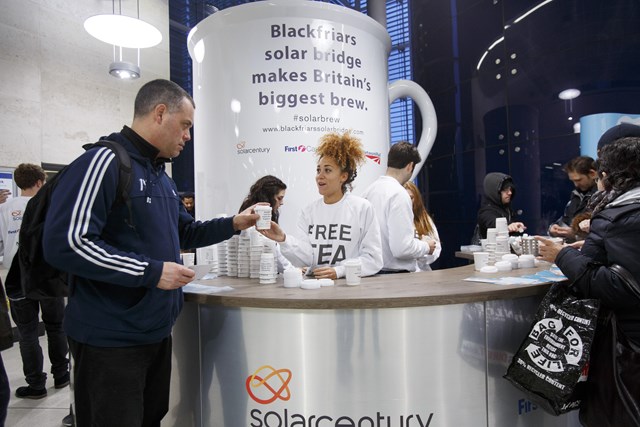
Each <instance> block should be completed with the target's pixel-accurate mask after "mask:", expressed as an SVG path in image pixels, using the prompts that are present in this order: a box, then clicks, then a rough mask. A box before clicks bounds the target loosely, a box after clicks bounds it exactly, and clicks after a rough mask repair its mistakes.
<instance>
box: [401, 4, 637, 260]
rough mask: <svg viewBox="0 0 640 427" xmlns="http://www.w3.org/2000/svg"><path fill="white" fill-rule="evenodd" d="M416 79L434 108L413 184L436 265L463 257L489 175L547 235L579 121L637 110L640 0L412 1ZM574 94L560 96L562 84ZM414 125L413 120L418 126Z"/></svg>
mask: <svg viewBox="0 0 640 427" xmlns="http://www.w3.org/2000/svg"><path fill="white" fill-rule="evenodd" d="M410 10H411V14H410V16H411V28H412V63H413V69H414V80H415V81H416V82H417V83H419V84H420V85H421V86H422V87H424V88H425V90H427V92H428V93H429V95H430V97H431V98H432V100H433V103H434V105H435V109H436V112H437V115H438V125H439V127H438V135H437V138H436V142H435V145H434V148H433V150H432V152H431V154H430V156H429V158H428V160H427V165H426V167H425V168H424V169H423V172H422V173H421V175H420V179H419V184H420V186H421V189H422V191H423V192H424V193H425V196H426V200H428V202H427V204H428V209H429V211H430V212H431V213H432V214H433V216H434V219H435V223H436V225H437V227H438V231H439V232H440V237H441V238H442V240H443V253H442V256H441V260H440V261H439V263H438V264H437V267H439V268H445V267H452V266H455V265H461V264H463V263H466V261H464V260H460V259H456V258H455V257H454V252H455V251H456V250H459V248H460V246H461V245H467V244H469V243H470V239H471V236H472V234H473V229H474V227H475V223H476V213H477V211H478V208H479V206H480V203H481V196H482V193H483V191H482V183H483V179H484V176H485V175H486V174H487V173H489V172H503V173H506V174H509V175H511V176H512V177H513V179H514V181H515V183H516V185H517V195H516V197H515V199H514V202H513V207H514V208H515V210H516V211H517V212H518V213H519V214H520V215H521V220H522V221H523V222H524V223H525V225H526V226H527V227H528V229H527V231H528V232H529V233H530V234H539V233H546V230H547V228H548V226H549V224H550V222H552V221H554V220H555V219H556V218H558V217H559V216H560V215H561V213H562V210H563V209H564V205H565V204H566V202H567V201H568V199H569V194H570V192H571V190H572V189H573V184H572V183H571V182H570V181H569V180H568V178H567V176H566V174H565V173H564V172H563V170H562V166H563V165H564V164H565V163H566V162H567V161H568V160H570V159H571V158H573V157H576V156H579V155H580V154H581V150H580V134H579V133H578V132H579V122H580V118H581V117H584V116H587V115H591V114H596V113H602V112H616V113H627V114H638V113H640V104H639V103H638V101H637V100H638V95H640V73H638V72H637V70H638V69H639V68H638V66H639V65H640V43H639V42H640V3H639V2H630V1H626V2H615V1H613V2H612V1H607V0H546V1H542V0H411V3H410ZM570 88H574V89H578V90H579V91H580V96H578V97H577V98H573V99H566V100H565V99H560V98H559V94H560V92H562V91H563V90H565V89H570ZM417 126H418V127H419V126H420V124H419V123H417Z"/></svg>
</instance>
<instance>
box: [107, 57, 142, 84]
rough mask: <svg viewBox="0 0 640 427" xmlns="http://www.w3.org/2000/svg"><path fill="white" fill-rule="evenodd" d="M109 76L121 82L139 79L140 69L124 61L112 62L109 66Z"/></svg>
mask: <svg viewBox="0 0 640 427" xmlns="http://www.w3.org/2000/svg"><path fill="white" fill-rule="evenodd" d="M109 74H111V75H112V76H113V77H117V78H119V79H123V80H131V79H137V78H138V77H140V67H138V66H137V65H136V64H132V63H131V62H126V61H117V62H112V63H111V65H109Z"/></svg>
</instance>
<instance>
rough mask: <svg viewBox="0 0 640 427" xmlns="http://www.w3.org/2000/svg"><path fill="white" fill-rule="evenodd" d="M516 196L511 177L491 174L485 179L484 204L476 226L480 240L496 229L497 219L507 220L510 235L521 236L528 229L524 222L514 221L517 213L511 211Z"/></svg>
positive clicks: (496, 173)
mask: <svg viewBox="0 0 640 427" xmlns="http://www.w3.org/2000/svg"><path fill="white" fill-rule="evenodd" d="M515 195H516V186H515V184H514V183H513V179H512V178H511V177H510V176H509V175H506V174H504V173H500V172H491V173H488V174H487V176H485V177H484V203H483V204H482V207H480V210H479V211H478V224H477V226H476V234H477V235H479V238H480V239H486V238H487V229H488V228H495V226H496V218H506V219H507V226H508V228H509V234H510V235H512V234H513V235H516V234H521V233H522V232H523V231H524V230H526V228H527V227H525V225H524V224H523V223H522V222H517V221H514V217H515V213H514V212H513V210H512V209H511V203H512V202H513V198H514V197H515ZM474 240H476V239H474ZM478 242H479V240H478Z"/></svg>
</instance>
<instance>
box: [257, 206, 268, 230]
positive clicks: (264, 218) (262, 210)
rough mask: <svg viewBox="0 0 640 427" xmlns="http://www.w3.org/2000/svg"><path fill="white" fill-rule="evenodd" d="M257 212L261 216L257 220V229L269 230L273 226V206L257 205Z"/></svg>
mask: <svg viewBox="0 0 640 427" xmlns="http://www.w3.org/2000/svg"><path fill="white" fill-rule="evenodd" d="M254 211H255V213H257V214H258V215H260V218H259V219H258V221H257V222H256V229H258V230H268V229H270V228H271V206H262V205H260V206H256V207H255V209H254Z"/></svg>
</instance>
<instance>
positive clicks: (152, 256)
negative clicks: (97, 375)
mask: <svg viewBox="0 0 640 427" xmlns="http://www.w3.org/2000/svg"><path fill="white" fill-rule="evenodd" d="M125 135H127V136H125ZM106 139H109V140H112V141H116V142H119V143H121V144H122V145H123V146H124V147H125V148H126V149H127V151H128V152H129V154H130V155H131V163H132V169H133V171H132V185H131V189H130V192H131V195H130V198H131V205H132V212H133V221H134V226H135V229H134V228H131V227H130V226H129V225H127V221H126V220H127V219H128V217H129V211H128V209H127V207H126V205H125V204H116V205H115V206H113V209H112V205H113V202H114V200H115V199H116V196H117V194H116V193H117V185H118V174H119V167H118V161H117V159H116V158H115V154H114V152H113V151H112V150H110V149H109V148H105V147H98V148H94V149H91V150H89V151H87V152H85V153H84V154H82V155H81V156H80V157H79V158H78V159H76V160H75V161H74V162H73V163H72V164H71V165H69V167H68V168H67V170H66V172H65V173H64V175H62V176H61V177H60V180H59V181H58V184H57V187H56V190H55V191H54V192H53V195H52V200H51V206H50V208H49V211H48V213H47V219H46V222H45V231H44V235H43V247H44V252H45V259H46V261H47V262H48V263H50V264H51V265H53V266H55V267H56V268H59V269H61V270H66V271H68V272H69V273H71V274H72V279H71V282H70V287H69V293H70V294H69V300H68V305H67V309H66V311H65V319H64V328H65V332H66V333H67V335H68V336H70V337H71V338H73V339H74V340H76V341H78V342H81V343H85V344H90V345H94V346H98V347H126V346H133V345H141V344H151V343H157V342H160V341H162V340H163V339H164V338H166V337H168V336H169V335H170V334H171V328H172V327H173V324H174V323H175V321H176V318H177V317H178V314H179V313H180V310H181V309H182V304H183V294H182V289H177V290H173V291H166V290H162V289H159V288H157V284H158V282H159V280H160V276H161V273H162V267H163V262H165V261H173V262H178V263H179V262H180V248H183V249H188V248H196V247H202V246H207V245H211V244H215V243H218V242H220V241H223V240H225V239H228V238H230V237H231V236H232V235H233V234H234V230H233V223H232V221H233V218H232V217H229V218H220V219H213V220H210V221H203V222H200V221H194V219H193V217H192V216H191V215H189V214H188V213H187V211H186V210H185V208H184V206H183V204H182V202H181V200H180V197H179V196H178V194H177V193H178V192H177V188H176V185H175V183H174V182H173V180H172V179H171V178H169V176H168V175H167V174H166V173H165V165H164V162H162V161H160V162H159V161H155V160H152V158H153V153H154V151H153V150H155V148H154V147H153V146H151V145H150V144H149V143H148V142H146V141H144V140H143V139H142V138H141V137H139V136H138V135H137V134H135V133H134V132H133V131H132V130H131V129H130V128H127V127H125V128H124V129H123V130H122V132H120V133H114V134H111V135H109V136H108V137H106ZM132 140H133V141H132ZM134 142H135V143H134ZM141 148H142V149H141ZM156 152H157V151H156ZM143 153H146V155H144V154H143ZM150 153H151V155H150Z"/></svg>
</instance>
